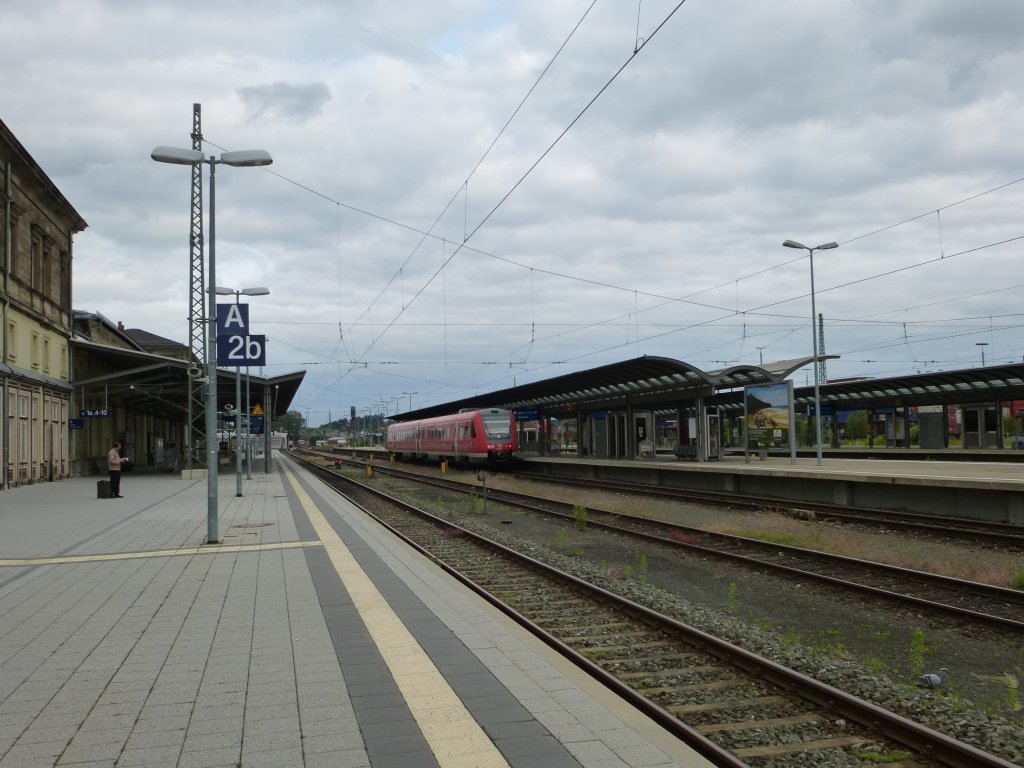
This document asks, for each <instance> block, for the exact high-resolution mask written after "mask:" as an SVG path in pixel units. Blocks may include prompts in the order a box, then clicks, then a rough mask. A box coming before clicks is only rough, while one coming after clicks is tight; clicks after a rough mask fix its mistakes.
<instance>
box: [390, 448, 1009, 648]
mask: <svg viewBox="0 0 1024 768" xmlns="http://www.w3.org/2000/svg"><path fill="white" fill-rule="evenodd" d="M377 471H379V472H383V473H387V474H389V475H391V476H394V477H396V478H405V479H408V480H410V481H413V482H416V483H426V484H428V485H431V486H434V487H439V488H444V489H446V490H449V491H454V492H457V493H462V494H471V495H477V494H479V493H481V491H480V489H478V488H475V487H473V486H470V485H467V484H466V483H464V482H459V481H453V480H446V479H442V478H437V477H425V476H423V475H421V474H419V473H411V472H405V471H403V470H401V469H397V468H394V467H389V466H384V467H381V468H380V469H378V470H377ZM486 493H487V496H488V498H489V499H490V500H491V501H493V502H501V503H503V504H507V505H511V506H515V507H518V508H520V509H524V510H527V511H529V512H531V513H535V514H542V515H550V516H554V517H557V518H560V519H562V520H564V521H565V522H566V523H568V524H570V525H575V524H577V523H578V522H580V509H579V507H577V506H576V505H574V504H570V503H567V502H560V501H554V500H551V499H547V498H544V497H540V496H533V495H527V494H522V493H513V492H510V491H501V490H493V489H492V490H488V491H486ZM584 524H585V525H586V526H593V527H596V528H600V529H603V530H607V531H612V532H615V533H619V534H622V535H626V536H631V537H634V538H637V539H643V540H644V541H647V542H655V543H658V544H661V545H664V546H668V547H677V548H680V549H683V550H687V551H690V552H694V553H699V554H704V555H711V556H715V557H718V558H724V559H726V560H729V561H731V562H733V563H739V564H742V565H744V566H747V567H751V568H758V569H762V570H763V569H769V570H772V571H774V572H777V573H780V574H783V575H785V576H787V577H790V578H797V579H802V580H805V581H806V580H811V581H815V582H818V583H824V584H828V585H830V586H832V587H836V588H838V589H840V590H845V591H848V592H849V591H854V592H858V593H864V594H868V595H870V596H872V597H875V598H883V599H886V600H889V601H892V602H895V603H899V604H904V605H909V606H910V607H912V608H913V609H916V610H920V611H922V612H924V613H927V614H929V615H939V614H941V615H944V616H947V617H950V618H951V619H952V620H954V621H959V622H961V623H962V624H964V625H971V626H977V625H984V626H987V627H990V628H993V629H997V630H1002V631H1005V632H1008V633H1011V634H1012V635H1015V636H1016V635H1018V634H1019V633H1021V632H1024V590H1015V589H1007V588H1004V587H997V586H992V585H989V584H981V583H978V582H974V581H967V580H964V579H955V578H951V577H948V576H941V575H937V574H933V573H928V572H924V571H916V570H911V569H907V568H900V567H897V566H893V565H886V564H884V563H877V562H873V561H870V560H862V559H856V558H851V557H844V556H841V555H834V554H830V553H826V552H819V551H815V550H810V549H806V548H803V547H795V546H790V545H786V544H779V543H773V542H765V541H761V540H759V539H754V538H749V537H743V536H736V535H731V534H720V533H713V532H710V531H707V530H704V529H701V528H694V527H691V526H684V525H679V524H676V523H671V522H666V521H661V520H653V519H650V518H645V517H638V516H635V515H627V514H624V513H620V512H614V511H611V510H603V509H594V508H587V509H586V510H585V523H584Z"/></svg>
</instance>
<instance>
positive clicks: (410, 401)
mask: <svg viewBox="0 0 1024 768" xmlns="http://www.w3.org/2000/svg"><path fill="white" fill-rule="evenodd" d="M402 394H403V395H408V396H409V411H410V412H411V411H412V396H413V395H416V394H419V393H418V392H403V393H402Z"/></svg>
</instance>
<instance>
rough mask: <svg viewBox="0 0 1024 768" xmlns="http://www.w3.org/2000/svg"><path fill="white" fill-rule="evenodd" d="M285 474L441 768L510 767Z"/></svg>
mask: <svg viewBox="0 0 1024 768" xmlns="http://www.w3.org/2000/svg"><path fill="white" fill-rule="evenodd" d="M284 472H285V475H286V476H287V478H288V481H289V483H290V484H291V486H292V488H294V489H295V493H296V495H297V497H298V499H299V502H300V503H301V504H302V507H303V509H304V510H305V512H306V515H307V516H308V517H309V520H310V522H311V523H312V524H313V528H314V529H315V530H316V533H317V536H319V537H320V541H321V542H322V543H323V545H324V549H325V550H326V551H327V554H328V556H329V557H330V558H331V564H332V565H333V566H334V569H335V570H336V571H337V573H338V575H339V576H340V577H341V580H342V582H343V583H344V584H345V588H346V589H347V590H348V592H349V595H350V596H351V597H352V601H353V603H354V604H355V607H356V609H357V610H358V611H359V614H360V616H362V617H363V622H364V623H365V624H366V628H367V630H368V631H369V633H370V636H371V637H372V638H373V641H374V643H376V645H377V648H378V650H379V651H380V653H381V656H382V657H383V658H384V661H385V663H386V664H387V665H388V669H389V670H390V671H391V674H392V676H393V677H394V679H395V683H396V684H397V685H398V688H399V690H401V692H402V695H403V696H404V697H405V700H406V703H407V704H408V706H409V710H410V711H411V712H412V715H413V717H414V718H415V719H416V722H417V724H418V725H419V727H420V731H421V732H422V733H423V737H424V738H425V739H426V740H427V744H429V745H430V749H431V751H432V752H433V753H434V757H435V759H436V760H437V762H438V763H439V764H440V765H441V768H469V767H470V766H472V767H474V768H487V767H489V766H494V767H495V768H502V767H504V768H507V766H508V763H507V762H506V760H505V758H504V757H502V755H501V753H500V752H499V751H498V749H497V747H495V746H494V743H493V742H492V741H491V740H490V738H488V736H487V734H485V733H484V731H483V729H482V728H481V727H480V725H479V724H478V723H477V722H476V720H474V719H473V716H472V715H470V714H469V711H468V710H467V709H466V707H465V705H463V703H462V701H461V700H460V699H459V697H458V696H457V695H456V694H455V691H453V690H452V689H451V686H449V685H448V682H447V681H446V680H445V679H444V676H443V675H442V674H441V672H440V671H439V670H438V669H437V667H436V666H434V663H433V662H432V661H431V660H430V657H429V656H428V655H427V654H426V652H425V651H424V650H423V648H421V647H420V645H419V643H417V642H416V638H415V637H413V636H412V634H411V633H410V632H409V630H408V629H406V627H405V625H404V624H402V621H401V619H399V618H398V616H397V615H396V614H395V612H394V611H393V610H392V609H391V606H390V605H388V603H387V601H386V600H385V599H384V596H383V595H381V593H380V592H379V591H378V590H377V587H376V586H375V585H374V583H373V582H372V581H371V580H370V578H369V576H367V575H366V573H365V572H364V571H363V569H362V568H361V567H360V566H359V563H357V562H356V559H355V557H353V556H352V553H351V552H350V551H349V549H348V547H346V546H345V543H344V542H343V541H342V540H341V538H340V537H339V536H338V534H336V533H335V532H334V529H333V528H331V526H330V524H328V522H327V520H326V519H324V516H323V514H322V513H321V512H320V510H319V509H317V506H316V504H314V503H313V500H312V499H311V498H310V497H309V494H307V493H306V492H305V490H304V489H303V488H302V487H301V486H300V485H299V483H298V482H297V481H296V478H295V476H294V474H293V473H292V472H290V471H289V470H287V469H285V470H284Z"/></svg>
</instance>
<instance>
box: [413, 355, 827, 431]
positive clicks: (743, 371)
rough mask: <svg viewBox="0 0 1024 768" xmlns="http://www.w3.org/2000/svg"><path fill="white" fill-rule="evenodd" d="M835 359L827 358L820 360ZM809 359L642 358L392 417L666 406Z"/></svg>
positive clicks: (765, 377)
mask: <svg viewBox="0 0 1024 768" xmlns="http://www.w3.org/2000/svg"><path fill="white" fill-rule="evenodd" d="M834 358H835V356H828V357H827V358H823V359H834ZM813 361H814V358H813V357H811V356H808V357H800V358H796V359H793V360H781V361H779V362H774V363H765V364H763V365H734V366H730V367H728V368H722V369H719V370H713V371H704V370H701V369H700V368H698V367H697V366H695V365H690V364H689V363H684V362H682V361H681V360H674V359H672V358H668V357H650V356H644V357H638V358H635V359H633V360H626V361H624V362H621V363H611V364H609V365H603V366H600V367H598V368H589V369H587V370H585V371H578V372H576V373H567V374H565V375H563V376H556V377H554V378H551V379H544V380H543V381H537V382H533V383H530V384H523V385H521V386H517V387H511V388H509V389H501V390H496V391H494V392H488V393H485V394H481V395H476V396H474V397H467V398H464V399H462V400H454V401H450V402H447V403H443V404H440V405H434V406H430V407H427V408H420V409H417V410H414V411H410V412H408V413H404V414H398V415H396V416H394V417H393V418H394V419H395V420H398V421H408V420H410V419H423V418H428V417H430V416H443V415H444V414H448V413H454V412H456V411H459V410H462V409H476V408H507V409H510V410H516V411H536V410H540V409H543V411H544V413H545V414H547V415H549V416H557V415H560V414H563V415H564V414H567V413H573V412H575V411H576V410H577V409H581V408H587V409H589V410H595V409H603V408H621V407H624V406H625V405H626V404H627V403H629V404H631V405H667V404H669V403H672V402H681V401H688V400H694V399H696V398H697V397H709V396H712V395H714V394H715V393H717V392H722V391H729V390H734V389H742V388H743V387H746V386H751V385H755V384H775V383H778V382H781V381H785V380H786V378H788V377H789V376H790V375H791V374H792V373H793V372H794V371H797V370H799V369H800V368H803V367H804V366H806V365H809V364H811V363H812V362H813Z"/></svg>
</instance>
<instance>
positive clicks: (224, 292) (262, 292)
mask: <svg viewBox="0 0 1024 768" xmlns="http://www.w3.org/2000/svg"><path fill="white" fill-rule="evenodd" d="M214 293H217V294H219V295H221V296H238V295H239V294H240V295H242V296H269V295H270V289H269V288H264V287H263V286H256V287H255V288H238V289H237V290H236V289H235V288H226V287H224V286H223V285H218V286H217V287H216V288H215V289H214Z"/></svg>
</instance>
